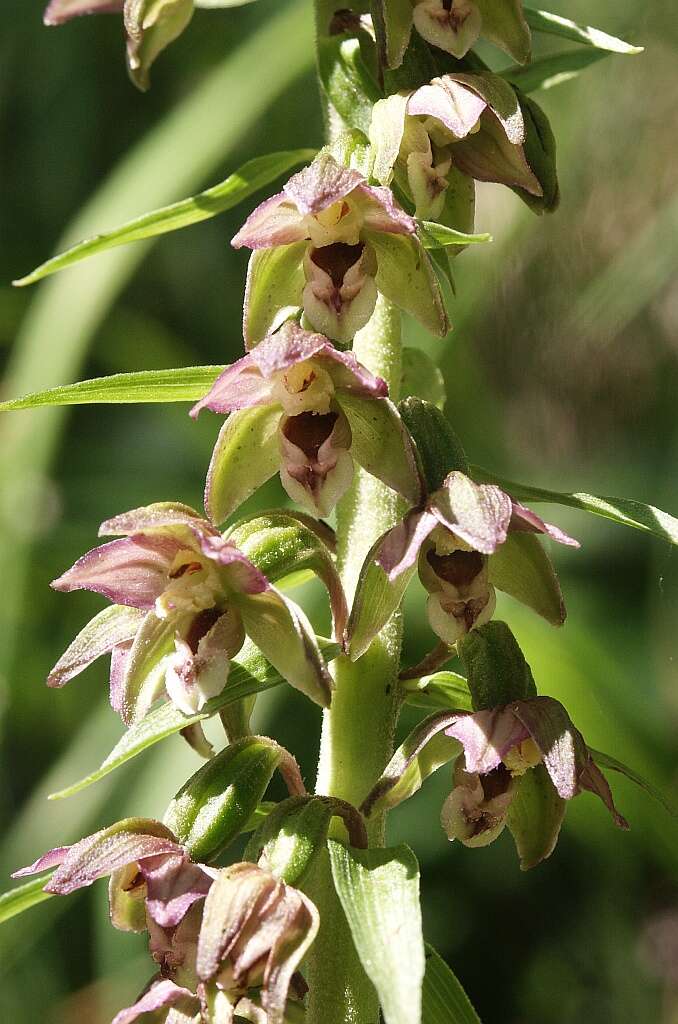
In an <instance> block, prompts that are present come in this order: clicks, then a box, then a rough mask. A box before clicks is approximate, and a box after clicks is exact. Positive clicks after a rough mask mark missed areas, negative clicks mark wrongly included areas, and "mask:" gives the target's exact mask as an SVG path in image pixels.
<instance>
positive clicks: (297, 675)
mask: <svg viewBox="0 0 678 1024" xmlns="http://www.w3.org/2000/svg"><path fill="white" fill-rule="evenodd" d="M238 608H239V609H240V612H241V614H242V618H243V623H244V625H245V631H246V633H247V634H248V636H249V637H251V639H252V640H253V641H254V643H255V644H256V645H257V647H258V648H259V649H260V651H261V653H262V654H263V655H264V657H265V658H266V659H267V660H268V661H270V663H271V665H273V667H274V668H275V669H277V670H278V672H280V674H281V676H284V678H285V679H286V680H287V681H288V683H290V684H291V685H292V686H294V687H295V688H296V689H297V690H301V692H302V693H305V694H306V695H307V696H308V697H310V698H311V700H313V701H315V702H316V704H320V705H321V707H329V704H330V700H331V695H332V681H331V678H330V675H329V672H328V671H327V666H326V665H325V662H324V660H323V658H322V655H321V654H320V651H319V649H318V644H317V641H316V639H315V633H314V632H313V630H312V628H311V625H310V623H309V621H308V619H307V618H306V616H305V615H304V613H303V612H302V610H301V609H300V608H298V607H297V605H295V604H294V602H292V601H290V600H288V599H287V598H284V597H283V595H282V594H280V593H279V592H278V591H277V590H276V589H275V588H274V587H271V588H270V589H269V590H268V591H266V593H263V594H257V595H252V596H247V597H244V596H243V597H241V598H240V599H239V600H238Z"/></svg>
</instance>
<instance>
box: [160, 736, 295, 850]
mask: <svg viewBox="0 0 678 1024" xmlns="http://www.w3.org/2000/svg"><path fill="white" fill-rule="evenodd" d="M280 760H281V750H280V748H278V747H277V745H276V744H273V743H271V742H270V741H266V740H264V739H261V738H259V737H257V736H246V737H244V738H243V739H241V740H238V741H237V742H236V743H231V744H230V745H229V746H228V747H226V748H225V749H224V750H222V751H221V752H220V753H219V754H217V755H216V757H213V758H212V759H211V760H210V761H208V762H207V764H205V765H203V766H202V768H199V769H198V771H197V772H196V773H195V775H193V776H192V777H191V778H190V779H189V780H188V782H186V783H185V784H184V785H183V786H182V787H181V789H180V790H179V792H178V793H177V795H176V796H175V798H174V800H173V801H172V803H171V804H170V805H169V807H168V808H167V811H166V812H165V816H164V819H163V820H164V823H165V825H167V827H168V828H169V829H171V831H172V832H173V833H174V834H175V836H176V837H177V839H178V840H179V842H180V843H181V844H182V845H183V846H185V847H186V848H187V849H188V851H189V853H190V855H191V857H192V858H193V859H194V860H198V861H210V860H214V858H215V857H218V855H219V854H220V853H221V851H222V850H224V849H225V848H226V847H227V846H228V845H229V843H230V842H232V840H233V839H235V837H236V836H237V835H239V834H240V833H241V832H242V830H243V828H244V827H245V826H246V825H247V822H248V821H249V820H250V818H251V817H252V815H253V814H254V813H255V811H256V810H257V807H258V806H259V803H260V801H261V799H262V797H263V795H264V793H265V792H266V788H267V786H268V784H269V782H270V781H271V777H272V775H273V772H274V771H275V769H276V768H277V767H278V765H279V764H280Z"/></svg>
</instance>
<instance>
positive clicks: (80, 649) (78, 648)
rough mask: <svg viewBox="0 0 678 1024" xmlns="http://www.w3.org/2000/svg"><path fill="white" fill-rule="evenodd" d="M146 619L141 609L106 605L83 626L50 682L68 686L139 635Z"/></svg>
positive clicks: (61, 658) (57, 665) (53, 670)
mask: <svg viewBox="0 0 678 1024" xmlns="http://www.w3.org/2000/svg"><path fill="white" fill-rule="evenodd" d="M143 618H144V612H142V611H140V610H139V609H138V608H128V607H127V606H126V605H121V604H114V605H112V606H111V607H110V608H104V609H103V610H102V611H100V612H99V614H98V615H95V616H94V618H93V619H90V621H89V622H88V623H87V625H86V626H85V627H84V629H81V630H80V632H79V633H78V635H77V636H76V638H75V640H74V641H73V642H72V643H71V644H70V646H69V647H68V648H67V649H66V650H65V651H64V653H63V654H62V655H61V657H60V658H59V660H58V661H57V663H56V665H55V666H54V668H53V669H52V671H51V672H50V674H49V675H48V676H47V685H48V686H54V687H61V686H65V685H66V683H67V682H68V681H69V679H72V678H73V677H74V676H76V675H78V673H79V672H82V671H83V670H84V669H86V668H87V666H88V665H91V664H92V662H93V661H96V659H97V658H99V657H101V655H102V654H107V653H109V652H110V651H112V650H113V648H114V647H117V646H118V644H123V643H125V642H126V641H128V640H132V638H133V637H134V636H135V635H136V633H137V630H138V629H139V626H140V625H141V622H142V620H143Z"/></svg>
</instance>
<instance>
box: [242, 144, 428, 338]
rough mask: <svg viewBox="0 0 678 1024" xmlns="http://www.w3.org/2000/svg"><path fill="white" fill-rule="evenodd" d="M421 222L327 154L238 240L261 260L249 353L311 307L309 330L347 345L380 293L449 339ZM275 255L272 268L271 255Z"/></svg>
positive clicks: (251, 286) (251, 289) (254, 269)
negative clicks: (292, 310) (294, 313)
mask: <svg viewBox="0 0 678 1024" xmlns="http://www.w3.org/2000/svg"><path fill="white" fill-rule="evenodd" d="M416 228H417V225H416V222H415V220H414V219H413V218H412V217H410V216H409V215H408V214H407V213H405V212H404V210H402V209H401V208H400V207H399V206H398V205H397V203H396V202H395V200H394V198H393V195H392V193H391V192H390V190H389V189H387V188H382V187H378V186H377V187H375V186H371V185H368V184H367V182H366V179H365V178H364V177H363V175H362V174H360V173H359V172H358V171H355V170H351V169H349V168H347V167H343V166H341V165H340V164H338V163H337V162H336V160H335V159H334V158H333V157H332V156H331V155H330V154H329V153H328V152H327V151H325V150H323V151H321V152H320V153H319V154H318V156H317V157H316V158H315V160H314V161H313V163H312V164H310V165H309V166H308V167H306V168H304V169H303V170H301V171H299V172H298V173H297V174H295V175H293V177H292V178H290V180H289V181H288V182H287V184H286V185H285V186H284V188H283V191H282V192H279V193H278V194H277V195H275V196H272V197H271V198H270V199H267V200H266V201H265V202H263V203H262V204H261V205H260V206H258V207H257V208H256V210H254V212H253V213H252V214H251V215H250V216H249V217H248V219H247V221H246V222H245V224H244V225H243V227H242V228H241V229H240V231H239V232H238V233H237V234H236V236H235V237H234V238H233V241H232V245H233V246H234V247H235V248H241V247H242V246H247V247H248V248H250V249H252V250H254V254H253V256H252V258H251V260H250V267H249V271H248V280H247V288H246V292H245V310H244V334H245V339H246V341H247V345H248V347H249V348H251V347H252V345H254V344H256V343H257V342H259V341H261V339H262V337H263V336H264V335H265V334H266V333H267V332H268V331H269V330H271V329H272V328H273V327H276V326H279V325H280V322H281V320H280V318H281V317H282V319H285V317H286V316H287V315H288V312H289V306H290V305H291V306H292V307H295V306H296V307H299V306H303V309H304V312H305V314H306V317H307V319H308V321H309V322H310V324H311V325H312V326H313V327H314V328H315V329H317V330H319V331H322V332H323V333H325V334H326V335H327V336H328V337H330V338H332V339H333V340H334V341H339V342H342V343H347V342H349V341H350V340H351V339H352V338H353V337H354V335H355V334H356V332H357V331H358V330H360V328H361V327H363V326H364V325H365V324H366V323H367V321H368V320H369V318H370V316H371V315H372V312H373V310H374V306H375V303H376V300H377V292H378V291H379V292H382V293H383V294H384V295H385V296H386V297H387V298H388V299H390V300H391V301H392V302H394V303H395V304H396V305H397V306H399V307H400V308H402V309H405V310H407V311H408V312H410V313H412V314H413V315H414V316H416V317H418V318H419V319H420V320H421V321H422V323H423V324H424V326H425V327H427V328H428V330H430V331H432V333H434V334H438V335H441V336H444V335H445V334H446V333H447V330H448V323H447V318H446V314H445V311H444V307H443V304H442V298H441V296H440V292H439V289H438V285H437V282H436V278H435V274H434V272H433V269H432V267H431V264H430V262H429V259H428V257H427V255H426V253H425V251H424V249H423V247H422V245H421V242H420V241H419V239H418V238H417V236H416ZM268 250H274V251H275V257H274V259H273V263H271V258H270V257H269V256H266V255H262V254H263V253H266V252H267V251H268Z"/></svg>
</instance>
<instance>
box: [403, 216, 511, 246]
mask: <svg viewBox="0 0 678 1024" xmlns="http://www.w3.org/2000/svg"><path fill="white" fill-rule="evenodd" d="M419 230H420V233H421V241H422V244H423V246H424V248H425V249H444V248H446V246H448V245H475V244H477V243H478V242H491V241H493V239H492V235H488V234H487V233H484V234H480V235H467V234H466V233H465V232H464V231H456V230H455V229H454V228H448V227H446V226H445V225H444V224H436V223H435V221H432V220H421V221H419Z"/></svg>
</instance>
